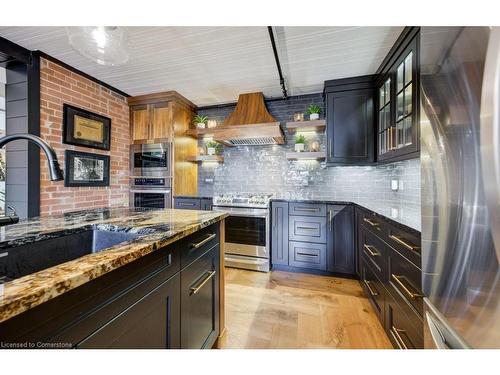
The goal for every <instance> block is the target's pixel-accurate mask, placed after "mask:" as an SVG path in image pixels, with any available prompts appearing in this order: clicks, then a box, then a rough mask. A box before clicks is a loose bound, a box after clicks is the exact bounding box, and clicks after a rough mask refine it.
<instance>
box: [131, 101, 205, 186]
mask: <svg viewBox="0 0 500 375" xmlns="http://www.w3.org/2000/svg"><path fill="white" fill-rule="evenodd" d="M128 104H129V106H130V135H131V143H132V144H141V143H164V142H168V143H170V144H171V145H172V166H173V168H172V190H173V191H172V195H194V194H196V193H197V191H198V188H197V185H198V166H197V164H196V163H186V160H188V159H189V158H191V157H195V156H196V153H197V146H198V145H197V141H196V139H193V138H191V137H188V136H186V133H187V131H188V130H189V128H190V125H191V122H192V119H193V117H194V114H195V112H196V106H195V105H194V104H193V103H191V102H190V101H189V100H188V99H186V98H184V97H183V96H182V95H180V94H179V93H177V92H175V91H167V92H162V93H156V94H148V95H141V96H135V97H130V98H128Z"/></svg>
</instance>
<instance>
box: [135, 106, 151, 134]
mask: <svg viewBox="0 0 500 375" xmlns="http://www.w3.org/2000/svg"><path fill="white" fill-rule="evenodd" d="M130 118H131V122H132V141H147V140H148V139H149V120H150V113H149V108H148V106H147V105H138V106H134V107H131V109H130Z"/></svg>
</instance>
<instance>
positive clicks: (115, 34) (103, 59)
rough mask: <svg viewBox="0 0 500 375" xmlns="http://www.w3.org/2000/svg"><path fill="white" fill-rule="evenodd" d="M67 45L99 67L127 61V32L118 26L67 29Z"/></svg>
mask: <svg viewBox="0 0 500 375" xmlns="http://www.w3.org/2000/svg"><path fill="white" fill-rule="evenodd" d="M66 33H67V34H68V39H69V43H70V44H71V46H72V47H73V48H74V49H75V50H76V51H77V52H78V53H80V54H81V55H83V56H85V57H87V58H89V59H91V60H92V61H95V62H96V63H98V64H101V65H111V66H114V65H122V64H125V63H126V62H127V61H128V58H129V51H128V35H127V30H126V29H125V28H124V27H120V26H78V27H67V28H66Z"/></svg>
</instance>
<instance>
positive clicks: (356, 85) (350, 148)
mask: <svg viewBox="0 0 500 375" xmlns="http://www.w3.org/2000/svg"><path fill="white" fill-rule="evenodd" d="M373 78H374V77H373V76H361V77H353V78H346V79H338V80H331V81H325V100H326V103H325V104H326V120H327V130H326V134H327V145H326V153H327V157H326V161H327V164H330V165H336V164H338V165H364V164H369V163H372V162H374V160H375V151H374V144H375V140H374V128H375V120H374V103H373V101H374V95H375V91H374V79H373Z"/></svg>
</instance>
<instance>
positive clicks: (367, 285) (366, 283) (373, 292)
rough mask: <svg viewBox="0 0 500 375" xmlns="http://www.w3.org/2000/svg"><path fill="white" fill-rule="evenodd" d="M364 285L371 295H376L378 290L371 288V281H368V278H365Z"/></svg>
mask: <svg viewBox="0 0 500 375" xmlns="http://www.w3.org/2000/svg"><path fill="white" fill-rule="evenodd" d="M365 285H366V287H367V288H368V291H369V292H370V294H371V295H372V296H373V297H377V296H378V292H376V291H374V290H373V289H372V285H371V283H370V282H369V281H368V280H365Z"/></svg>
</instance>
